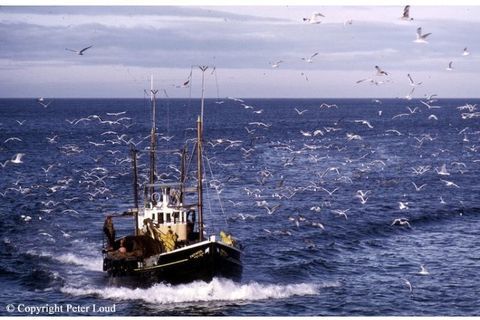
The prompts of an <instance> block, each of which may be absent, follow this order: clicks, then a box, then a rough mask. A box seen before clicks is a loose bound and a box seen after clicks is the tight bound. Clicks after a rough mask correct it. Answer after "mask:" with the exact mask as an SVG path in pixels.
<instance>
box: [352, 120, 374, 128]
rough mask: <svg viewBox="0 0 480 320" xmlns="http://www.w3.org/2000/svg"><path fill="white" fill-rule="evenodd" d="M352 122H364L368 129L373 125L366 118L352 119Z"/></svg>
mask: <svg viewBox="0 0 480 320" xmlns="http://www.w3.org/2000/svg"><path fill="white" fill-rule="evenodd" d="M353 122H356V123H361V124H364V125H366V126H367V127H369V128H370V129H373V126H372V125H371V124H370V122H368V121H367V120H353Z"/></svg>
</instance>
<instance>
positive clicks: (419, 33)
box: [417, 27, 422, 38]
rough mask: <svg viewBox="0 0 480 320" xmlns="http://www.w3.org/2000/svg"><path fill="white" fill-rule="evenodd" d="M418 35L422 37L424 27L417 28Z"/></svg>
mask: <svg viewBox="0 0 480 320" xmlns="http://www.w3.org/2000/svg"><path fill="white" fill-rule="evenodd" d="M417 37H418V38H421V37H422V27H418V28H417Z"/></svg>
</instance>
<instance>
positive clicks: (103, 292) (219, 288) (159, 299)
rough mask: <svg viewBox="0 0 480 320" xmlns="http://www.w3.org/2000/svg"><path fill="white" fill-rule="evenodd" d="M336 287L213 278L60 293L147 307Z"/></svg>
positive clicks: (280, 295) (295, 293)
mask: <svg viewBox="0 0 480 320" xmlns="http://www.w3.org/2000/svg"><path fill="white" fill-rule="evenodd" d="M332 286H338V284H332V283H331V284H323V285H322V284H309V283H299V284H287V285H277V284H261V283H258V282H250V283H247V284H242V283H236V282H233V281H231V280H228V279H223V278H214V279H213V280H212V281H211V282H203V281H195V282H192V283H189V284H181V285H175V286H174V285H169V284H155V285H154V286H152V287H150V288H147V289H141V288H136V289H130V288H125V287H106V288H94V287H83V288H73V287H68V286H66V287H63V288H62V289H61V291H62V292H64V293H67V294H71V295H74V296H90V295H93V296H98V297H101V298H104V299H113V300H143V301H145V302H147V303H151V304H156V305H158V304H163V305H166V304H171V303H189V302H202V301H249V300H265V299H283V298H289V297H292V296H305V295H316V294H318V293H319V290H320V289H321V288H325V287H332Z"/></svg>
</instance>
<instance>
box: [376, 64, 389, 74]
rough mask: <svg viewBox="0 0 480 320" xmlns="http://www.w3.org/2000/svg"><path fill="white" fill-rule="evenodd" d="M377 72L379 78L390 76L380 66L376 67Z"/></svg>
mask: <svg viewBox="0 0 480 320" xmlns="http://www.w3.org/2000/svg"><path fill="white" fill-rule="evenodd" d="M375 70H377V76H388V73H386V72H385V71H383V70H382V69H380V67H379V66H375Z"/></svg>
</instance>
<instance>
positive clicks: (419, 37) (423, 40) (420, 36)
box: [413, 27, 432, 43]
mask: <svg viewBox="0 0 480 320" xmlns="http://www.w3.org/2000/svg"><path fill="white" fill-rule="evenodd" d="M431 34H432V33H431V32H429V33H425V34H422V27H418V28H417V39H415V40H413V42H415V43H428V42H427V40H426V39H427V37H428V36H429V35H431Z"/></svg>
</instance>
